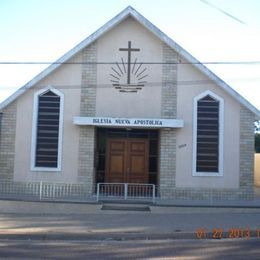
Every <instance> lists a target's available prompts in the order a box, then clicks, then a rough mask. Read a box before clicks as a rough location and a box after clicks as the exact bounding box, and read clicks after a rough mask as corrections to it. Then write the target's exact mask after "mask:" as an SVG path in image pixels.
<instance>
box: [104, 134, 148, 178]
mask: <svg viewBox="0 0 260 260" xmlns="http://www.w3.org/2000/svg"><path fill="white" fill-rule="evenodd" d="M148 155H149V147H148V140H147V139H136V138H123V139H108V140H107V150H106V174H105V181H106V182H110V183H148V158H149V156H148Z"/></svg>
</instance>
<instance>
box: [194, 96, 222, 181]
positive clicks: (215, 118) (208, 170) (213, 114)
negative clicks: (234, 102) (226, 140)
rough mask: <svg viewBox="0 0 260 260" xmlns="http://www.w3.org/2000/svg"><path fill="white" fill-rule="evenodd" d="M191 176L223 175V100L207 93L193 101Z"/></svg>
mask: <svg viewBox="0 0 260 260" xmlns="http://www.w3.org/2000/svg"><path fill="white" fill-rule="evenodd" d="M194 115H195V116H194V130H193V131H194V132H193V137H194V138H193V139H194V140H193V142H194V144H193V175H195V176H217V175H220V176H221V175H223V100H222V99H221V98H220V97H218V96H216V95H215V94H213V93H212V92H210V91H207V92H205V93H203V94H201V95H199V96H198V97H196V98H195V100H194Z"/></svg>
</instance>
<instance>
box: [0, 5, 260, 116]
mask: <svg viewBox="0 0 260 260" xmlns="http://www.w3.org/2000/svg"><path fill="white" fill-rule="evenodd" d="M129 16H130V17H133V18H134V19H135V20H136V21H138V22H139V23H140V24H142V25H143V26H144V27H145V28H146V29H148V30H149V31H150V32H151V33H153V34H154V35H155V36H157V37H158V38H159V39H160V40H161V41H162V42H164V43H165V44H167V45H168V46H170V47H171V48H172V49H173V50H174V51H176V52H177V53H178V54H179V55H181V56H182V57H183V58H185V59H186V60H187V61H188V62H190V63H192V64H193V66H195V67H196V68H197V69H198V70H199V71H201V72H202V73H203V74H205V75H206V76H208V77H209V78H210V79H211V80H212V81H213V82H215V83H216V84H217V85H218V86H219V87H221V88H222V89H224V90H225V91H226V92H227V93H229V94H230V95H231V96H232V97H234V98H235V99H236V100H237V101H238V102H239V103H241V104H242V105H244V106H245V107H246V108H248V109H249V110H250V111H252V112H253V113H254V114H255V115H256V116H257V117H258V118H260V111H259V110H258V109H257V108H256V107H254V106H253V105H252V104H251V103H249V102H248V101H247V100H246V99H245V98H244V97H242V96H241V95H240V94H238V93H237V92H236V91H235V90H234V89H232V88H231V87H230V86H229V85H228V84H227V83H225V82H224V81H223V80H222V79H220V78H219V77H218V76H217V75H215V74H214V73H213V72H212V71H210V70H209V69H208V68H207V67H205V66H204V65H203V64H202V63H200V62H199V61H198V60H197V59H195V58H194V57H193V56H192V55H191V54H189V53H188V52H187V51H186V50H184V49H183V48H182V47H181V46H180V45H178V44H177V43H176V42H175V41H173V40H172V39H171V38H170V37H168V36H167V35H166V34H165V33H163V32H162V31H161V30H160V29H158V28H157V27H156V26H155V25H153V24H152V23H151V22H150V21H148V20H147V19H146V18H145V17H144V16H142V15H141V14H140V13H138V12H137V11H136V10H135V9H134V8H133V7H131V6H128V7H127V8H125V9H124V10H123V11H122V12H120V13H119V14H118V15H116V16H115V17H114V18H112V19H111V20H110V21H108V22H107V23H106V24H104V25H103V26H102V27H101V28H99V29H98V30H97V31H96V32H94V33H93V34H91V35H90V36H89V37H87V38H86V39H85V40H83V41H82V42H80V43H79V44H78V45H76V46H75V47H74V48H73V49H71V50H70V51H69V52H67V53H66V54H64V55H63V56H62V57H61V58H59V59H58V60H57V61H56V62H54V63H53V64H51V65H50V66H49V67H47V68H46V69H45V70H43V71H42V72H41V73H40V74H38V75H37V76H35V77H34V78H33V79H32V80H30V81H29V82H28V83H26V84H25V85H24V86H23V87H21V88H20V89H18V90H17V91H16V92H15V93H14V94H12V95H11V96H10V97H8V98H7V99H6V100H5V101H3V102H2V103H1V104H0V111H1V110H2V109H3V108H4V107H6V106H7V105H9V104H10V103H11V102H13V101H14V100H15V99H16V98H18V97H19V96H20V95H22V94H23V93H24V92H26V91H27V89H30V88H31V87H33V86H34V85H35V84H36V83H38V82H39V81H40V80H42V79H44V78H45V77H46V76H48V75H49V74H51V73H52V72H53V71H54V70H56V69H57V68H59V67H60V66H61V65H62V63H65V62H66V61H68V60H69V59H71V58H72V57H73V56H75V55H76V54H77V53H79V52H80V51H81V50H83V49H84V48H86V47H87V46H88V45H90V44H91V43H93V42H94V41H95V40H97V39H98V38H99V37H101V36H102V35H103V34H105V33H106V32H108V31H109V30H111V29H112V28H113V27H115V26H116V25H117V24H119V23H121V22H122V21H123V20H125V19H126V18H128V17H129Z"/></svg>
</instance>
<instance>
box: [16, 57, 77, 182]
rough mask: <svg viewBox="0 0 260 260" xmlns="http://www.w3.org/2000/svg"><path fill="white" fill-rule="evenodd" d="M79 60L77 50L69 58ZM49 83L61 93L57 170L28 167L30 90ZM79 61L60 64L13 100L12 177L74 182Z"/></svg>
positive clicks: (20, 179) (23, 179) (31, 97)
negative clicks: (75, 54)
mask: <svg viewBox="0 0 260 260" xmlns="http://www.w3.org/2000/svg"><path fill="white" fill-rule="evenodd" d="M70 61H71V62H73V61H76V62H80V61H81V54H78V55H77V56H76V57H74V58H73V59H71V60H70ZM49 85H51V86H52V87H54V88H56V89H58V90H59V91H61V92H62V93H63V94H64V122H63V147H62V169H61V171H60V172H40V171H35V172H33V171H31V169H30V168H31V143H32V140H31V135H32V117H33V100H34V93H35V92H37V91H38V90H39V89H41V88H46V87H48V86H49ZM80 85H81V65H80V64H78V65H63V66H61V67H60V68H59V69H57V70H56V71H55V72H54V73H52V74H51V75H50V76H48V77H47V78H45V79H44V80H42V81H40V82H39V83H38V84H37V85H36V86H35V87H34V88H33V89H30V90H29V91H27V92H26V93H25V94H24V95H22V96H21V97H20V98H19V99H18V100H17V123H16V140H15V163H14V180H15V181H40V180H42V181H55V182H76V181H77V169H78V168H77V167H78V142H79V141H78V140H79V138H78V136H79V129H78V127H77V126H75V125H73V117H74V116H78V115H79V113H80Z"/></svg>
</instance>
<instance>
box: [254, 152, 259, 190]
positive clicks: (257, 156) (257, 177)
mask: <svg viewBox="0 0 260 260" xmlns="http://www.w3.org/2000/svg"><path fill="white" fill-rule="evenodd" d="M254 177H255V178H254V183H255V185H256V186H259V187H260V153H256V154H255V175H254Z"/></svg>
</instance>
